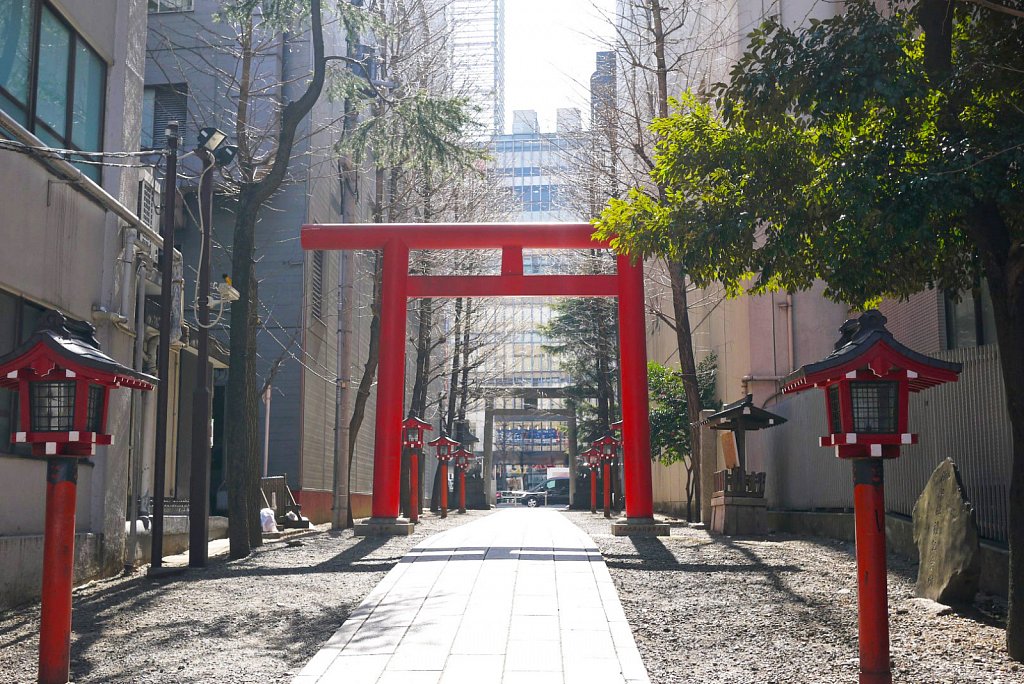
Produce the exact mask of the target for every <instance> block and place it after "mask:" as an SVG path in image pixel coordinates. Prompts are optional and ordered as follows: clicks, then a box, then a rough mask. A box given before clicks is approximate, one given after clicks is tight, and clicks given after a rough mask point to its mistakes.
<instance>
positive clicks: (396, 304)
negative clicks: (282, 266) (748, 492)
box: [302, 223, 668, 534]
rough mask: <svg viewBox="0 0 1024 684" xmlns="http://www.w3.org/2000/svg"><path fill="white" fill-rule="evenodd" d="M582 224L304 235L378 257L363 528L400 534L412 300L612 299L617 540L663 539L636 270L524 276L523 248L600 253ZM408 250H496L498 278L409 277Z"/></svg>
mask: <svg viewBox="0 0 1024 684" xmlns="http://www.w3.org/2000/svg"><path fill="white" fill-rule="evenodd" d="M593 230H594V229H593V227H592V226H591V225H590V224H589V223H483V224H465V223H452V224H436V223H430V224H332V225H305V226H303V227H302V247H303V249H308V250H311V249H319V250H356V249H380V250H383V252H384V259H383V282H382V289H381V294H382V302H381V312H380V326H381V327H380V366H379V370H378V384H377V416H376V426H375V442H374V460H373V503H372V515H373V517H372V518H371V519H370V521H369V524H368V526H369V527H370V528H373V529H372V530H371V533H372V532H373V531H377V532H389V533H401V532H402V531H405V530H407V529H408V528H406V527H405V526H406V525H407V524H408V521H405V520H403V519H400V518H399V517H398V516H399V512H400V501H399V469H400V463H401V423H402V413H403V403H404V395H405V351H406V350H405V339H406V319H407V301H408V299H409V298H410V297H413V298H415V297H494V296H555V297H565V296H575V297H616V298H617V299H618V309H619V353H620V356H621V361H620V372H621V375H622V417H623V429H622V433H623V434H622V436H623V451H624V457H623V474H624V476H625V494H626V521H620V522H619V523H617V525H618V526H619V528H618V529H616V527H615V526H613V531H616V532H617V533H622V534H634V533H645V532H646V533H652V532H653V533H655V534H667V532H668V531H667V526H665V529H661V526H658V525H655V524H654V520H653V492H652V487H651V459H650V452H651V448H650V422H649V417H648V399H647V340H646V322H645V317H644V285H643V263H642V262H637V263H635V264H634V263H632V262H631V260H630V259H629V257H625V256H621V255H620V256H619V257H617V262H616V269H617V273H616V275H549V276H540V275H524V273H523V249H526V248H533V249H538V248H539V249H607V248H608V247H609V245H608V243H607V242H605V241H599V240H595V239H593V237H592V234H593ZM413 249H501V250H502V260H501V261H502V263H501V274H500V275H494V276H410V275H409V251H410V250H413Z"/></svg>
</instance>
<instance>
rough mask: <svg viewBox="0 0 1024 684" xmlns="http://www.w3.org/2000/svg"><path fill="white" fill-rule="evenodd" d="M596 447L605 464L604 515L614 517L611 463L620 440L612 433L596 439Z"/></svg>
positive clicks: (603, 473)
mask: <svg viewBox="0 0 1024 684" xmlns="http://www.w3.org/2000/svg"><path fill="white" fill-rule="evenodd" d="M594 448H595V449H597V450H598V452H600V454H601V462H602V463H603V464H604V470H603V472H602V475H603V477H604V517H606V518H610V517H612V493H611V479H612V478H611V465H612V461H614V460H615V456H616V455H617V453H618V449H619V440H617V439H615V438H614V437H612V436H611V435H605V436H604V437H602V438H600V439H597V440H594Z"/></svg>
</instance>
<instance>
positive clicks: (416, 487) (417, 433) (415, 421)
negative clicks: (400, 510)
mask: <svg viewBox="0 0 1024 684" xmlns="http://www.w3.org/2000/svg"><path fill="white" fill-rule="evenodd" d="M430 429H431V427H430V423H427V422H424V421H422V420H420V419H419V418H417V417H416V416H414V415H412V414H411V413H410V414H409V417H408V418H406V419H405V420H404V421H402V448H404V449H407V450H408V452H409V521H410V522H414V523H415V522H419V520H420V497H419V492H420V466H419V454H420V453H422V451H423V433H424V432H425V431H426V430H430Z"/></svg>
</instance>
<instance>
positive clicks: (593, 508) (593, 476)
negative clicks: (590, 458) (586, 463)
mask: <svg viewBox="0 0 1024 684" xmlns="http://www.w3.org/2000/svg"><path fill="white" fill-rule="evenodd" d="M590 512H591V513H597V468H595V467H593V466H591V467H590Z"/></svg>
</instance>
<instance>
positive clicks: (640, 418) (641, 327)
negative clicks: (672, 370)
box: [618, 254, 654, 518]
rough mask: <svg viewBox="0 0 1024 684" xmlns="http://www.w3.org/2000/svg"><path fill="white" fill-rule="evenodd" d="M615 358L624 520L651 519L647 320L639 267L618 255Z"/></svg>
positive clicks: (642, 279)
mask: <svg viewBox="0 0 1024 684" xmlns="http://www.w3.org/2000/svg"><path fill="white" fill-rule="evenodd" d="M618 271H619V354H620V355H621V362H620V373H621V378H622V453H623V457H622V461H623V464H622V467H623V474H624V476H625V480H626V483H625V489H626V492H625V494H626V517H627V518H651V517H653V515H654V491H653V488H652V485H651V433H650V425H651V424H650V418H649V410H648V409H649V407H648V391H647V318H646V316H645V315H644V267H643V263H642V262H637V263H636V264H633V263H631V262H630V258H629V257H628V256H624V255H621V254H620V255H619V256H618Z"/></svg>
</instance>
